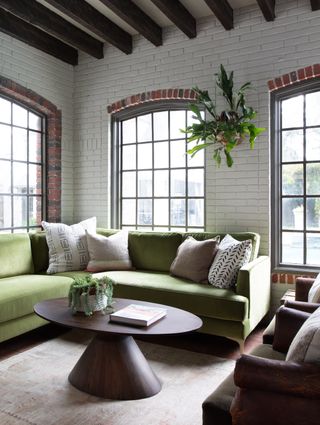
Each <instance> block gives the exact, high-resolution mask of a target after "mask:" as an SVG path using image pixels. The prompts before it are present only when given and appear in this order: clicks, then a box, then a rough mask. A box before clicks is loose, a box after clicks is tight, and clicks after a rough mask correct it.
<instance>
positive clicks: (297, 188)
mask: <svg viewBox="0 0 320 425" xmlns="http://www.w3.org/2000/svg"><path fill="white" fill-rule="evenodd" d="M282 193H283V195H303V166H302V164H292V165H283V166H282Z"/></svg>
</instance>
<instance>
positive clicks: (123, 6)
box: [100, 0, 162, 46]
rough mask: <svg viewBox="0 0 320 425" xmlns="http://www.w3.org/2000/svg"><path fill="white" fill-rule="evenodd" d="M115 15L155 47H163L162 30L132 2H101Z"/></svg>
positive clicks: (129, 0) (101, 0) (127, 0)
mask: <svg viewBox="0 0 320 425" xmlns="http://www.w3.org/2000/svg"><path fill="white" fill-rule="evenodd" d="M100 2H101V3H103V4H104V5H106V6H107V7H108V8H109V9H110V10H112V12H113V13H115V14H116V15H118V16H119V17H120V18H121V19H123V20H124V21H125V22H126V23H127V24H129V25H130V26H132V27H133V28H134V29H136V30H137V31H138V32H139V33H140V34H141V35H143V36H144V37H145V38H146V39H147V40H149V41H151V43H153V44H154V45H155V46H161V45H162V29H161V27H160V26H159V25H158V24H156V23H155V22H154V21H153V20H152V19H151V18H150V17H149V16H148V15H147V14H145V13H144V12H143V11H142V10H141V9H140V8H139V7H138V6H136V5H135V4H134V3H133V2H132V1H131V0H100Z"/></svg>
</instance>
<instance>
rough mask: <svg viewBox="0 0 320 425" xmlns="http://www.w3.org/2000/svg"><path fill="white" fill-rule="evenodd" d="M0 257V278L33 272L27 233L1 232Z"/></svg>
mask: <svg viewBox="0 0 320 425" xmlns="http://www.w3.org/2000/svg"><path fill="white" fill-rule="evenodd" d="M0 258H1V263H0V264H1V267H0V278H3V277H10V276H17V275H23V274H28V273H33V272H34V268H33V262H32V251H31V244H30V238H29V236H28V234H27V233H9V234H2V235H1V238H0Z"/></svg>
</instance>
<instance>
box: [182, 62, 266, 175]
mask: <svg viewBox="0 0 320 425" xmlns="http://www.w3.org/2000/svg"><path fill="white" fill-rule="evenodd" d="M215 76H216V86H217V87H218V88H219V89H220V90H221V91H222V96H223V97H224V99H225V101H226V104H227V109H226V110H224V111H222V112H220V113H218V112H217V110H216V104H215V102H214V101H213V100H212V99H211V98H210V96H209V94H208V92H207V91H203V90H200V89H199V88H198V87H195V88H193V90H194V91H195V93H196V95H197V100H196V103H193V104H191V105H189V109H190V110H191V111H192V112H193V113H194V115H193V118H194V119H195V120H196V122H195V123H194V124H192V125H190V126H188V127H187V128H186V129H184V130H181V131H182V132H184V133H186V134H187V135H188V142H194V141H196V145H195V146H194V147H193V148H191V149H189V150H188V151H187V153H188V154H190V155H191V156H192V157H193V156H194V155H195V154H196V153H198V152H199V151H200V150H202V149H206V148H208V147H209V146H213V147H214V153H213V159H214V160H215V161H216V163H217V164H218V166H219V165H220V164H221V154H222V153H224V155H225V157H226V162H227V165H228V167H231V166H232V164H233V159H232V157H231V154H230V152H231V151H232V149H234V148H235V147H236V146H237V145H239V144H240V143H241V142H243V141H244V140H248V141H249V143H250V148H251V149H253V147H254V142H255V140H256V138H257V136H258V135H259V134H261V133H262V132H263V131H265V128H258V127H256V126H255V125H254V123H253V122H252V120H253V119H254V118H255V116H256V111H255V110H254V109H253V108H251V107H250V106H247V105H246V99H245V94H246V91H247V90H248V89H250V88H252V87H251V83H250V82H248V83H245V84H243V85H242V86H241V87H240V89H239V90H238V91H237V92H235V90H234V84H233V71H232V72H230V74H229V75H228V74H227V72H226V70H225V69H224V67H223V65H220V72H219V73H217V74H215ZM203 110H204V111H205V116H204V117H203V115H202V113H201V112H202V111H203Z"/></svg>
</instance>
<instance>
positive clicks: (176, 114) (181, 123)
mask: <svg viewBox="0 0 320 425" xmlns="http://www.w3.org/2000/svg"><path fill="white" fill-rule="evenodd" d="M185 128H186V111H170V139H171V140H172V139H184V138H185V135H184V133H181V131H180V129H183V130H184V129H185Z"/></svg>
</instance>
